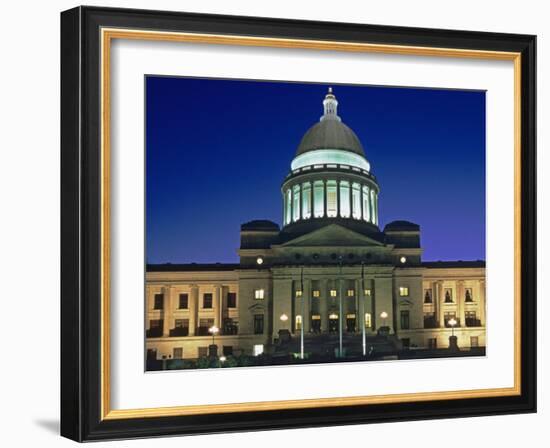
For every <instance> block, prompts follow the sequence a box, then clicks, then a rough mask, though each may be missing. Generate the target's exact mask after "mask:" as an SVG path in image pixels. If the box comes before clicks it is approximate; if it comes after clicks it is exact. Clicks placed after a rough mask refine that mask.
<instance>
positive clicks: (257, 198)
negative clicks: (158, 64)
mask: <svg viewBox="0 0 550 448" xmlns="http://www.w3.org/2000/svg"><path fill="white" fill-rule="evenodd" d="M332 86H333V88H334V93H335V95H336V97H337V99H338V101H339V106H338V114H339V115H340V116H341V117H342V120H343V121H344V123H346V124H347V125H348V126H350V127H351V128H352V129H353V130H354V131H355V132H356V134H357V135H358V137H359V139H360V140H361V142H362V144H363V147H364V148H365V153H366V156H367V159H368V160H369V162H370V163H371V170H372V172H373V173H374V175H375V176H377V178H378V182H379V185H380V188H381V193H380V197H379V208H380V227H381V228H383V226H384V225H385V224H386V223H388V222H390V221H393V220H397V219H404V220H408V221H412V222H415V223H417V224H420V226H421V243H422V247H423V248H424V255H423V260H425V261H429V260H473V259H485V92H479V91H459V90H438V89H415V88H389V87H366V86H342V85H335V84H332ZM327 87H328V84H302V83H285V82H264V81H260V82H257V81H235V80H215V79H189V78H166V77H152V76H149V77H147V78H146V111H147V112H146V133H147V138H146V145H147V146H146V154H147V155H146V162H147V166H146V176H147V180H146V189H147V191H146V215H147V216H146V218H147V222H146V224H147V225H146V250H147V262H148V263H165V262H171V263H187V262H197V263H207V262H235V261H238V257H237V252H236V251H237V248H238V247H239V230H240V225H241V224H242V223H244V222H247V221H250V220H253V219H269V220H272V221H275V222H277V223H279V224H280V223H281V221H282V198H281V193H280V185H281V183H282V181H283V179H284V177H285V175H286V174H287V173H288V170H289V168H290V162H291V160H292V158H293V157H294V154H295V151H296V148H297V146H298V143H299V142H300V139H301V137H302V136H303V134H304V133H305V132H306V130H307V129H308V128H309V127H310V126H312V125H313V124H315V123H316V122H317V121H318V120H319V117H320V116H321V115H322V104H321V102H322V100H323V98H324V95H325V93H326V91H327Z"/></svg>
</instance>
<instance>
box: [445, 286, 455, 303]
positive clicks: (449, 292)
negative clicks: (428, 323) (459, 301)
mask: <svg viewBox="0 0 550 448" xmlns="http://www.w3.org/2000/svg"><path fill="white" fill-rule="evenodd" d="M444 295H445V303H453V290H452V289H451V288H445V292H444Z"/></svg>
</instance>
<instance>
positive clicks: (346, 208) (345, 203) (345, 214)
mask: <svg viewBox="0 0 550 448" xmlns="http://www.w3.org/2000/svg"><path fill="white" fill-rule="evenodd" d="M350 212H351V210H350V203H349V182H346V181H342V182H340V216H341V217H342V218H349V216H350V214H351V213H350Z"/></svg>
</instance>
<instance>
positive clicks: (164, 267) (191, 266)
mask: <svg viewBox="0 0 550 448" xmlns="http://www.w3.org/2000/svg"><path fill="white" fill-rule="evenodd" d="M239 266H240V265H239V263H185V264H179V263H175V264H173V263H164V264H148V265H147V267H146V269H147V272H185V271H233V270H235V269H238V268H239Z"/></svg>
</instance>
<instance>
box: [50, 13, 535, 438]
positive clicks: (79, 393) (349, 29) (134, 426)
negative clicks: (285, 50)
mask: <svg viewBox="0 0 550 448" xmlns="http://www.w3.org/2000/svg"><path fill="white" fill-rule="evenodd" d="M103 27H110V28H130V29H147V30H160V31H176V32H177V31H182V32H192V33H208V34H224V35H226V34H231V35H247V36H258V37H270V38H286V39H306V40H320V41H322V40H330V41H341V42H365V43H376V44H393V45H403V46H418V47H438V48H460V49H470V50H487V51H503V52H517V53H521V154H520V158H521V173H520V175H521V180H520V185H521V205H522V216H521V260H520V262H521V360H520V366H519V367H520V373H521V394H520V395H517V396H506V397H488V398H470V399H454V400H434V401H423V402H409V403H391V404H369V405H353V406H334V407H321V408H307V409H289V410H267V411H254V412H231V413H215V414H208V415H192V416H191V415H190V416H167V417H166V416H165V417H154V416H153V417H147V418H128V419H111V420H109V419H103V420H102V418H101V415H102V412H101V399H100V397H101V387H102V385H101V350H100V338H101V253H100V237H101V185H100V169H101V161H100V157H101V154H100V132H101V122H100V119H99V117H100V113H101V111H100V98H101V83H100V77H101V70H100V29H101V28H103ZM535 58H536V37H535V36H531V35H518V34H502V33H487V32H471V31H454V30H453V31H451V30H437V29H421V28H404V27H392V26H379V25H362V24H350V23H328V22H313V21H297V20H280V19H267V18H251V17H236V16H222V15H205V14H190V13H179V12H167V11H144V10H132V9H111V8H99V7H77V8H74V9H71V10H68V11H65V12H63V13H62V14H61V322H62V325H61V435H63V436H65V437H68V438H70V439H73V440H76V441H92V440H103V439H121V438H140V437H153V436H163V435H185V434H199V433H213V432H231V431H246V430H268V429H279V428H298V427H313V426H329V425H341V424H362V423H374V422H389V421H402V420H419V419H436V418H451V417H469V416H481V415H499V414H511V413H529V412H535V411H536V384H537V378H536V269H537V266H536V153H535V151H536V148H535V140H536V115H535V114H536V96H535V93H536V64H535Z"/></svg>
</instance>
